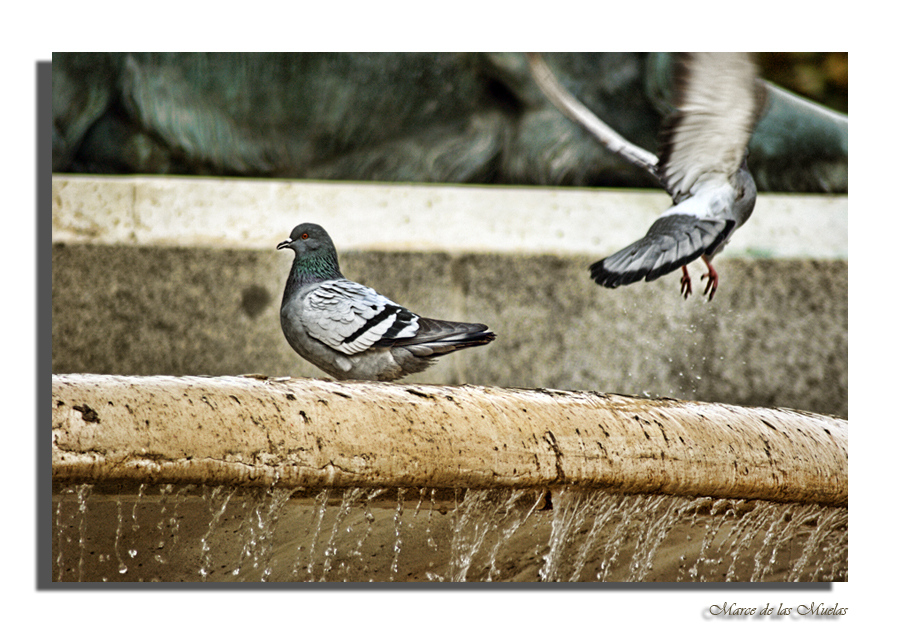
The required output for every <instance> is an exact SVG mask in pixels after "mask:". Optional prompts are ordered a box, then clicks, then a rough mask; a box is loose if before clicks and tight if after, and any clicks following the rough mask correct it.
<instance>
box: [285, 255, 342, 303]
mask: <svg viewBox="0 0 900 634" xmlns="http://www.w3.org/2000/svg"><path fill="white" fill-rule="evenodd" d="M342 277H344V276H343V275H342V274H341V269H340V268H339V267H338V261H337V255H336V254H334V253H325V254H322V255H313V254H310V253H305V254H303V256H302V257H301V256H299V255H298V256H295V257H294V263H293V264H292V265H291V273H290V275H288V279H287V285H286V286H285V288H284V297H283V298H282V303H284V301H286V300H287V298H288V297H291V296H292V295H293V293H294V291H295V290H296V289H298V288H302V287H304V286H307V285H308V284H315V283H318V282H324V281H325V280H337V279H340V278H342Z"/></svg>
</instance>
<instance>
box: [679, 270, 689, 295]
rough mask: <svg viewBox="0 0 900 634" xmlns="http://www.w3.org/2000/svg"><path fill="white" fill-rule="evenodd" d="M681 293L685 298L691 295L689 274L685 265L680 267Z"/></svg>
mask: <svg viewBox="0 0 900 634" xmlns="http://www.w3.org/2000/svg"><path fill="white" fill-rule="evenodd" d="M681 294H682V295H684V298H685V299H687V298H688V297H690V295H691V276H690V275H688V270H687V267H686V266H682V267H681Z"/></svg>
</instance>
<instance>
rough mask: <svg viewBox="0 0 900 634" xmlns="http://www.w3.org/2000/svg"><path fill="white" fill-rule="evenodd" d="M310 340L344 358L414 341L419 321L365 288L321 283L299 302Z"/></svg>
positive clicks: (338, 282)
mask: <svg viewBox="0 0 900 634" xmlns="http://www.w3.org/2000/svg"><path fill="white" fill-rule="evenodd" d="M303 321H304V324H303V325H304V327H305V328H306V331H307V332H308V333H309V335H310V336H311V337H314V338H315V339H318V340H319V341H321V342H322V343H325V344H327V345H329V346H331V347H332V348H334V349H335V350H338V351H340V352H343V353H344V354H357V353H360V352H365V351H366V350H369V349H370V348H373V347H380V346H385V345H391V344H392V343H394V341H395V340H396V339H405V338H408V337H414V336H415V335H416V333H417V332H418V330H419V326H418V322H419V317H418V316H417V315H416V314H414V313H412V312H410V311H409V310H407V309H406V308H403V307H402V306H400V305H398V304H395V303H394V302H392V301H391V300H389V299H388V298H387V297H384V296H383V295H380V294H379V293H377V292H376V291H374V290H373V289H371V288H369V287H368V286H363V285H362V284H358V283H356V282H351V281H350V280H347V279H339V280H329V281H327V282H322V283H321V284H320V285H319V286H318V287H317V288H315V289H314V290H313V291H311V292H310V293H308V294H307V295H306V297H304V298H303Z"/></svg>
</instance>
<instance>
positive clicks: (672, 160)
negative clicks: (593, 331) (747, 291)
mask: <svg viewBox="0 0 900 634" xmlns="http://www.w3.org/2000/svg"><path fill="white" fill-rule="evenodd" d="M528 59H529V63H530V64H531V69H532V75H533V76H534V78H535V80H536V81H537V83H538V85H539V86H540V88H541V90H542V91H543V92H544V94H545V95H547V97H548V98H549V99H550V101H552V102H553V104H554V105H556V107H557V108H559V109H560V110H561V111H562V112H563V113H564V114H565V115H566V116H568V117H569V118H570V119H572V120H573V121H575V122H576V123H578V124H580V125H582V126H584V127H585V128H586V129H587V130H588V131H589V132H590V133H591V134H593V135H594V136H595V137H597V139H598V140H599V141H600V142H601V143H603V144H604V145H605V146H606V147H607V148H608V149H609V150H610V151H612V152H614V153H616V154H618V155H619V156H621V157H622V158H624V159H626V160H628V161H630V162H631V163H633V164H634V165H637V166H639V167H642V168H644V169H645V170H647V171H648V172H649V173H650V174H652V175H653V176H654V177H656V178H657V179H658V180H659V181H660V183H661V184H662V185H663V186H664V187H665V189H666V191H667V192H668V193H669V195H670V196H671V197H672V201H673V202H674V205H673V206H672V207H670V208H669V209H667V210H666V211H665V212H664V213H663V214H662V215H661V216H660V217H659V218H658V219H657V220H656V222H654V223H653V224H652V225H651V226H650V229H649V230H648V231H647V235H645V236H644V237H643V238H641V239H640V240H638V241H637V242H635V243H633V244H631V245H629V246H627V247H625V248H624V249H622V250H621V251H619V252H617V253H614V254H613V255H610V256H608V257H606V258H604V259H602V260H600V261H598V262H595V263H594V264H592V265H591V267H590V270H591V278H593V280H594V281H595V282H596V283H597V284H600V285H601V286H606V287H607V288H615V287H617V286H620V285H622V284H631V283H633V282H637V281H639V280H646V281H648V282H650V281H652V280H655V279H656V278H658V277H660V276H662V275H665V274H666V273H670V272H672V271H674V270H675V269H677V268H679V267H681V270H682V277H681V294H682V295H684V297H685V299H687V297H688V296H689V295H690V294H691V278H690V276H689V275H688V270H687V264H688V263H689V262H692V261H694V260H696V259H697V258H701V259H702V260H703V262H704V263H705V264H706V267H707V269H708V272H707V273H705V274H704V275H703V279H706V278H709V281H708V282H707V284H706V289H705V290H704V291H703V294H704V295H705V294H707V293H708V294H709V299H710V300H712V298H713V296H714V295H715V292H716V288H717V287H718V285H719V276H718V273H716V270H715V268H713V265H712V258H713V256H714V255H716V254H717V253H718V252H719V251H721V250H722V247H724V246H725V244H726V243H727V242H728V239H729V238H730V237H731V235H732V234H733V233H734V231H735V230H736V229H737V228H738V227H740V226H741V225H743V224H744V223H745V222H746V221H747V219H748V218H749V217H750V214H751V213H752V212H753V206H754V204H755V203H756V184H755V183H754V181H753V177H752V176H751V175H750V172H749V171H748V169H747V161H746V158H747V143H748V141H749V140H750V135H751V134H752V132H753V129H754V128H755V127H756V123H757V121H759V118H760V116H761V115H762V111H763V108H764V107H765V103H766V89H765V85H764V84H763V83H762V82H761V81H760V80H759V79H758V78H757V71H756V65H755V63H754V61H753V58H752V56H751V55H750V54H749V53H685V54H680V55H678V56H677V58H676V64H675V69H676V70H675V82H674V93H675V99H674V101H675V111H674V112H673V113H672V114H671V115H669V116H668V117H667V119H666V121H665V123H664V125H663V129H662V131H661V134H660V147H661V152H660V157H659V158H657V157H656V156H654V155H653V154H652V153H651V152H648V151H647V150H644V149H643V148H640V147H638V146H636V145H634V144H632V143H630V142H629V141H627V140H625V139H624V138H623V137H621V136H620V135H619V134H617V133H616V132H615V131H614V130H612V129H611V128H609V127H608V126H607V125H606V124H605V123H603V122H602V121H600V119H598V118H597V117H596V115H594V114H593V113H592V112H591V111H590V110H588V109H587V108H586V107H585V106H584V105H583V104H582V103H581V102H579V101H578V100H577V99H576V98H575V97H574V96H573V95H572V94H571V93H569V92H568V91H567V90H566V89H565V88H564V87H563V86H562V85H561V84H559V82H558V81H557V80H556V78H555V77H554V76H553V74H552V72H551V71H550V69H549V67H547V65H546V64H545V63H544V61H543V60H542V59H541V58H540V57H539V56H537V55H535V54H529V55H528Z"/></svg>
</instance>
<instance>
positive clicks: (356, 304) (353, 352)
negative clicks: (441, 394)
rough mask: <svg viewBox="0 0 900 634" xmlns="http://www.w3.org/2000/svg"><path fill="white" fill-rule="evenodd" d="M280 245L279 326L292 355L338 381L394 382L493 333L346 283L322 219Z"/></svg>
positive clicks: (487, 339)
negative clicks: (284, 265) (284, 273)
mask: <svg viewBox="0 0 900 634" xmlns="http://www.w3.org/2000/svg"><path fill="white" fill-rule="evenodd" d="M277 248H278V249H293V251H294V263H293V264H292V265H291V272H290V275H288V279H287V285H286V286H285V288H284V297H283V298H282V300H281V329H282V331H283V332H284V336H285V337H286V338H287V340H288V343H289V344H291V347H292V348H293V349H294V350H296V351H297V353H298V354H299V355H300V356H301V357H303V358H304V359H306V360H307V361H309V362H310V363H313V364H315V365H316V366H318V367H319V368H321V369H322V370H324V371H325V372H327V373H328V374H330V375H331V376H333V377H335V378H337V379H364V380H371V381H393V380H395V379H399V378H401V377H404V376H406V375H407V374H412V373H414V372H421V371H422V370H424V369H425V368H427V367H428V366H429V365H431V363H432V362H434V361H435V359H436V358H437V357H439V356H441V355H444V354H447V353H449V352H453V351H455V350H460V349H462V348H469V347H472V346H483V345H485V344H487V343H490V342H491V341H493V340H494V339H495V338H496V335H495V334H494V333H493V332H491V331H490V330H488V327H487V326H485V325H484V324H466V323H460V322H454V321H441V320H437V319H428V318H426V317H420V316H418V315H416V314H414V313H412V312H410V311H409V310H407V309H406V308H403V307H402V306H399V305H398V304H395V303H394V302H392V301H391V300H389V299H388V298H387V297H384V296H383V295H380V294H378V293H377V292H375V291H374V290H372V289H371V288H369V287H368V286H363V285H362V284H357V283H356V282H351V281H350V280H348V279H347V278H345V277H344V276H343V275H342V274H341V271H340V268H339V267H338V258H337V252H336V251H335V249H334V244H333V243H332V242H331V238H330V237H329V236H328V233H326V232H325V230H324V229H323V228H322V227H320V226H319V225H316V224H312V223H305V224H302V225H297V226H296V227H294V230H293V231H292V232H291V237H290V239H288V240H285V241H284V242H281V243H280V244H279V245H278V246H277Z"/></svg>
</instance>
